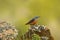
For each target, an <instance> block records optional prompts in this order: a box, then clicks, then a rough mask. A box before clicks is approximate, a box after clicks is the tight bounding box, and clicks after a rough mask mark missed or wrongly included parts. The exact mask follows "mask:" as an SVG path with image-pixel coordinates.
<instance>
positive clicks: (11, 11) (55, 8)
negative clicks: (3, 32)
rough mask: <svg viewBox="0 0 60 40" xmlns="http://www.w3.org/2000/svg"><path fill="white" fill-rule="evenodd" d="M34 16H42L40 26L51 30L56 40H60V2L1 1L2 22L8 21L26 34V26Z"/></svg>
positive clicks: (50, 0)
mask: <svg viewBox="0 0 60 40" xmlns="http://www.w3.org/2000/svg"><path fill="white" fill-rule="evenodd" d="M34 16H40V19H39V24H40V25H46V26H47V27H48V28H50V30H51V33H52V35H53V37H54V39H55V40H60V0H0V20H5V21H8V22H10V23H12V24H14V25H15V26H16V28H17V29H18V30H19V36H21V35H23V34H24V33H26V31H27V30H28V26H27V25H25V23H26V22H28V21H29V20H30V19H31V18H33V17H34Z"/></svg>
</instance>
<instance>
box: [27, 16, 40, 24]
mask: <svg viewBox="0 0 60 40" xmlns="http://www.w3.org/2000/svg"><path fill="white" fill-rule="evenodd" d="M39 17H40V16H35V17H34V18H32V19H31V20H30V21H29V22H27V23H26V25H28V24H30V25H35V24H36V23H37V21H38V18H39Z"/></svg>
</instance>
